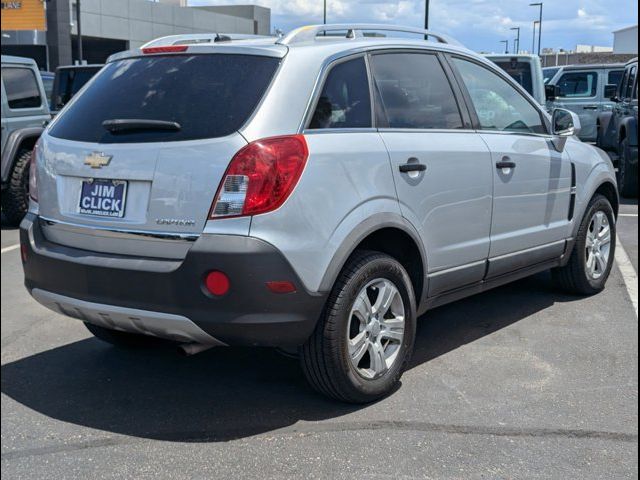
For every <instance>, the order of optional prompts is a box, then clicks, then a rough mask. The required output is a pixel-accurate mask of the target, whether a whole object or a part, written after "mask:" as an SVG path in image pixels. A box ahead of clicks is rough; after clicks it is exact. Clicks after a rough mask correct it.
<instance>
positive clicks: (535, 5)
mask: <svg viewBox="0 0 640 480" xmlns="http://www.w3.org/2000/svg"><path fill="white" fill-rule="evenodd" d="M542 5H543V3H542V2H538V3H530V4H529V6H530V7H540V17H539V19H538V56H540V42H541V41H542ZM534 41H535V40H534ZM531 53H533V52H531Z"/></svg>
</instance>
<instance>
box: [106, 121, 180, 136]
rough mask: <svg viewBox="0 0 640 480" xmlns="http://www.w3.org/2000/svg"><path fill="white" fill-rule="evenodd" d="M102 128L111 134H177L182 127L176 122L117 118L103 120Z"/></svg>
mask: <svg viewBox="0 0 640 480" xmlns="http://www.w3.org/2000/svg"><path fill="white" fill-rule="evenodd" d="M102 126H103V127H104V128H105V129H107V130H109V131H110V132H111V133H118V132H131V131H136V130H170V131H174V132H177V131H179V130H180V129H181V128H182V127H181V126H180V124H179V123H178V122H169V121H166V120H144V119H135V118H117V119H114V120H105V121H104V122H102Z"/></svg>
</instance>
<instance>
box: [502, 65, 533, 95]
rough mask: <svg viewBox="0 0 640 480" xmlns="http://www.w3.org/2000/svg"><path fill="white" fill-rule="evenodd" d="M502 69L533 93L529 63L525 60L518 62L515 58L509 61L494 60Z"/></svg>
mask: <svg viewBox="0 0 640 480" xmlns="http://www.w3.org/2000/svg"><path fill="white" fill-rule="evenodd" d="M495 63H496V65H498V66H499V67H500V68H501V69H502V70H504V71H505V72H507V73H508V74H509V76H510V77H511V78H513V79H514V80H515V81H516V82H518V83H519V84H520V85H522V87H523V88H524V89H525V90H526V91H527V92H529V94H531V95H533V80H532V79H531V64H530V63H527V62H518V61H517V60H516V59H514V60H511V61H502V62H495Z"/></svg>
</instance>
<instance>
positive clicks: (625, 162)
mask: <svg viewBox="0 0 640 480" xmlns="http://www.w3.org/2000/svg"><path fill="white" fill-rule="evenodd" d="M637 73H638V59H637V58H635V59H633V60H631V61H629V62H628V63H627V65H626V66H625V70H624V75H623V76H622V80H621V81H620V83H619V84H618V85H607V90H606V91H607V94H608V96H610V97H611V100H613V101H614V102H615V106H614V107H613V110H612V111H610V112H604V113H601V114H600V115H599V116H598V123H597V125H598V138H597V145H598V146H599V147H600V148H602V149H603V150H607V151H608V152H610V154H612V155H611V156H612V157H613V160H614V164H616V165H617V167H618V185H619V188H620V193H621V194H622V196H624V197H637V196H638V75H637Z"/></svg>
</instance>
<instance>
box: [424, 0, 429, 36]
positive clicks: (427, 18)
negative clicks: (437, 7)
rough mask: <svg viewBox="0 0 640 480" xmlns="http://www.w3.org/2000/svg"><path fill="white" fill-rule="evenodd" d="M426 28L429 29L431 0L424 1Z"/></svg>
mask: <svg viewBox="0 0 640 480" xmlns="http://www.w3.org/2000/svg"><path fill="white" fill-rule="evenodd" d="M424 29H425V30H429V0H425V2H424Z"/></svg>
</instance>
